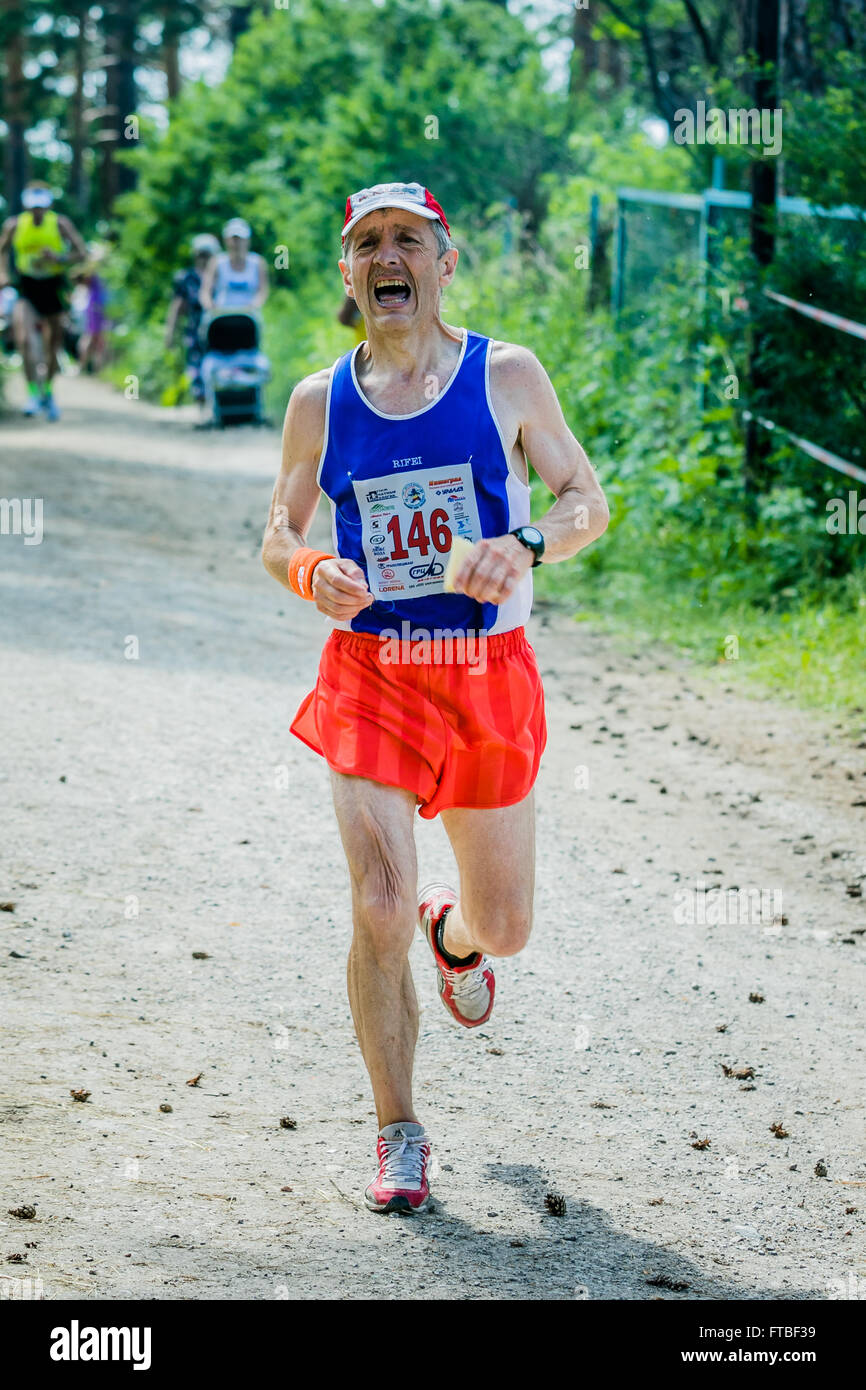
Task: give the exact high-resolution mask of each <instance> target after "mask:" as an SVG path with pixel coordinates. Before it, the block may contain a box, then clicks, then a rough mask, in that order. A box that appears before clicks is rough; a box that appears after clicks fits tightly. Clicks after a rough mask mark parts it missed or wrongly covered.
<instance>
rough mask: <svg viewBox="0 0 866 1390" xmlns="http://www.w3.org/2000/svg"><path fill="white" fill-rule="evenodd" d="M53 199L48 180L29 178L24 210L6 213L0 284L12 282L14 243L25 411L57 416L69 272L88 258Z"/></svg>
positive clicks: (17, 336)
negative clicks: (55, 382) (54, 385)
mask: <svg viewBox="0 0 866 1390" xmlns="http://www.w3.org/2000/svg"><path fill="white" fill-rule="evenodd" d="M53 201H54V195H53V194H52V192H51V189H50V188H49V187H48V185H47V184H46V183H40V182H33V183H28V185H27V187H26V188H25V189H24V192H23V194H22V196H21V202H22V204H23V211H22V212H19V213H18V215H17V216H16V217H9V218H7V220H6V222H5V223H4V224H3V230H2V232H0V288H2V287H3V286H4V285H7V284H9V251H10V248H11V251H12V254H13V256H14V259H15V281H16V284H15V288H16V289H17V291H18V299H17V301H16V303H15V308H14V310H13V314H12V326H13V329H14V332H15V343H16V346H17V348H18V350H19V352H20V353H21V357H22V359H23V361H24V372H25V375H26V377H27V383H28V389H29V395H28V399H27V404H26V405H25V407H24V414H25V415H37V414H39V412H40V411H43V412H44V413H45V415H46V416H47V418H48V419H49V420H58V419H59V418H60V411H59V410H58V408H57V405H56V403H55V401H54V397H53V395H52V393H51V382H52V379H53V377H54V376H55V374H56V372H57V349H58V348H59V346H60V344H61V342H62V340H63V315H64V312H65V307H66V306H65V303H64V300H63V289H64V288H65V277H64V271H65V269H66V267H67V266H68V265H71V264H72V263H73V262H76V261H83V260H86V259H87V247H86V246H85V244H84V241H83V240H82V237H81V235H80V233H79V232H78V230H77V229H76V228H75V227H74V226H73V224H72V223H71V222H70V220H69V218H68V217H63V216H61V215H60V214H58V213H56V212H54V211H53V210H52V207H51V204H52V202H53Z"/></svg>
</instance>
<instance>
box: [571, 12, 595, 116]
mask: <svg viewBox="0 0 866 1390" xmlns="http://www.w3.org/2000/svg"><path fill="white" fill-rule="evenodd" d="M593 23H594V20H593V17H592V14H591V12H590V10H589V9H588V8H585V9H576V10H575V11H574V19H573V21H572V26H571V62H570V64H569V70H568V95H569V97H570V98H572V99H573V98H574V97H575V96H576V95H577V93H578V92H579V91H581V90H582V89H583V88H584V87H585V86H586V83H587V79H588V78H589V77H590V75H591V74H592V73H593V72H595V70H596V68H597V67H598V44H597V43H596V42H595V40H594V39H592V38H591V37H590V35H591V33H592V26H593Z"/></svg>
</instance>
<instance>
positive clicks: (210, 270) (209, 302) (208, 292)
mask: <svg viewBox="0 0 866 1390" xmlns="http://www.w3.org/2000/svg"><path fill="white" fill-rule="evenodd" d="M216 273H217V257H216V256H211V258H210V260H209V261H208V263H207V265H206V266H205V268H204V274H203V275H202V277H201V285H200V287H199V292H198V302H199V304H200V305H201V307H202V308H203V309H206V310H207V311H208V313H210V312H211V311H212V309H213V307H214V302H213V287H214V280H215V279H216Z"/></svg>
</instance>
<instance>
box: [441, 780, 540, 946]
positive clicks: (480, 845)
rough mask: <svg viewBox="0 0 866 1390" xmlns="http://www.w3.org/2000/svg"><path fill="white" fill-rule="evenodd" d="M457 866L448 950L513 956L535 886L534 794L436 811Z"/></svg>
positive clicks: (521, 942)
mask: <svg viewBox="0 0 866 1390" xmlns="http://www.w3.org/2000/svg"><path fill="white" fill-rule="evenodd" d="M441 816H442V823H443V825H444V826H445V830H446V832H447V834H448V838H449V840H450V841H451V847H452V849H453V850H454V854H455V857H456V859H457V867H458V869H459V871H460V898H459V901H458V902H457V903H456V904H455V906H454V907H453V908H452V909H451V911H450V912H449V913H448V915H447V917H446V918H445V923H444V926H443V929H442V944H443V945H444V947H445V950H446V951H447V952H448V954H449V956H453V957H457V958H460V959H462V958H464V957H466V956H470V955H472V954H473V953H475V952H477V951H481V952H483V953H484V954H486V955H489V956H512V955H515V954H516V953H517V952H518V951H521V950H522V949H523V947H524V946H525V945H526V942H527V941H528V940H529V933H530V931H531V930H532V899H533V893H534V889H535V798H534V794H533V793H532V792H530V794H529V796H527V797H526V798H525V800H523V801H520V802H518V804H517V805H516V806H503V807H501V808H497V809H492V810H477V809H474V808H464V807H456V808H454V809H453V810H450V811H443V812H442V813H441Z"/></svg>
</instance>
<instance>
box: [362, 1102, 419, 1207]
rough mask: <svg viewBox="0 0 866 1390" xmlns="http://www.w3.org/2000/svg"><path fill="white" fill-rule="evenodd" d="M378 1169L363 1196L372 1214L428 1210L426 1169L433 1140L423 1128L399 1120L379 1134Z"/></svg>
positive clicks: (377, 1145)
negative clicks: (431, 1140)
mask: <svg viewBox="0 0 866 1390" xmlns="http://www.w3.org/2000/svg"><path fill="white" fill-rule="evenodd" d="M376 1154H377V1157H378V1159H379V1166H378V1169H377V1170H376V1176H375V1178H374V1179H373V1181H372V1182H371V1183H370V1186H369V1187H368V1188H367V1190H366V1192H365V1193H364V1203H365V1205H366V1207H367V1208H368V1210H370V1211H380V1212H390V1211H398V1212H414V1211H425V1210H426V1207H427V1202H428V1199H429V1197H430V1188H429V1185H428V1183H427V1167H428V1164H429V1162H430V1141H429V1139H428V1138H427V1136H426V1134H425V1133H424V1126H423V1125H417V1124H412V1123H410V1122H409V1121H408V1120H398V1121H397V1123H396V1124H393V1125H386V1126H385V1128H384V1129H381V1130H380V1131H379V1139H378V1142H377V1144H376Z"/></svg>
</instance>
